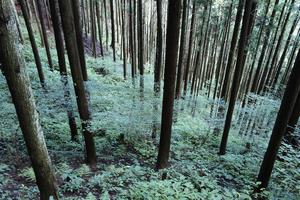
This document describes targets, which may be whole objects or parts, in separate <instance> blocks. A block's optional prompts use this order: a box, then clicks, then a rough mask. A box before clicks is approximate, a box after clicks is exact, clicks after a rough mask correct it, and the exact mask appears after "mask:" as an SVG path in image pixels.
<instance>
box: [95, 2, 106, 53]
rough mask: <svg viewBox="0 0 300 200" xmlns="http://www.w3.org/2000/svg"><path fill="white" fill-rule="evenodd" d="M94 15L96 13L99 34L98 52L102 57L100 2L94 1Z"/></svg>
mask: <svg viewBox="0 0 300 200" xmlns="http://www.w3.org/2000/svg"><path fill="white" fill-rule="evenodd" d="M96 15H97V24H98V35H99V43H100V53H101V56H102V57H103V56H104V55H103V42H102V41H103V40H102V26H101V17H100V3H99V2H98V1H96Z"/></svg>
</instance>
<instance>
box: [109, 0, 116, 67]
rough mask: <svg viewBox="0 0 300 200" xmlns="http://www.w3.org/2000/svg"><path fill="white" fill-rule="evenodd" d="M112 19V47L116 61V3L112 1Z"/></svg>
mask: <svg viewBox="0 0 300 200" xmlns="http://www.w3.org/2000/svg"><path fill="white" fill-rule="evenodd" d="M109 5H110V19H111V47H112V49H113V59H114V61H116V47H115V19H114V3H113V0H110V4H109Z"/></svg>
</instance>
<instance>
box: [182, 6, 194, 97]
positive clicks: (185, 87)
mask: <svg viewBox="0 0 300 200" xmlns="http://www.w3.org/2000/svg"><path fill="white" fill-rule="evenodd" d="M195 15H196V0H193V10H192V19H191V25H190V31H189V32H190V38H189V50H188V55H187V64H186V67H185V72H184V88H183V93H184V95H186V92H187V87H188V80H189V71H190V68H191V67H190V64H191V59H192V46H193V42H194V27H195Z"/></svg>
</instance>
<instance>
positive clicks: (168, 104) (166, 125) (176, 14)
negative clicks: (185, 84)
mask: <svg viewBox="0 0 300 200" xmlns="http://www.w3.org/2000/svg"><path fill="white" fill-rule="evenodd" d="M180 10H181V0H176V1H172V2H171V1H169V3H168V25H167V46H166V48H167V49H166V64H165V76H164V81H165V84H164V97H163V111H162V125H161V136H160V144H159V153H158V158H157V165H156V168H157V169H163V168H166V167H167V166H168V160H169V152H170V143H171V132H172V120H173V106H174V96H175V93H174V92H175V91H174V90H175V79H176V65H177V58H178V42H179V28H180Z"/></svg>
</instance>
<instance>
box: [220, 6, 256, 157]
mask: <svg viewBox="0 0 300 200" xmlns="http://www.w3.org/2000/svg"><path fill="white" fill-rule="evenodd" d="M252 4H253V0H246V3H245V9H244V10H245V11H244V17H243V24H242V29H241V33H240V39H239V47H238V55H237V61H236V67H235V71H234V77H233V82H232V86H231V95H230V100H229V106H228V110H227V114H226V120H225V126H224V132H223V136H222V141H221V145H220V151H219V154H220V155H224V154H225V153H226V146H227V140H228V136H229V131H230V126H231V121H232V115H233V111H234V106H235V102H236V98H237V94H238V90H239V87H240V79H241V75H242V72H243V68H244V67H243V65H244V61H245V57H246V43H247V38H248V34H249V27H248V26H249V21H250V16H251V8H252Z"/></svg>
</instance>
